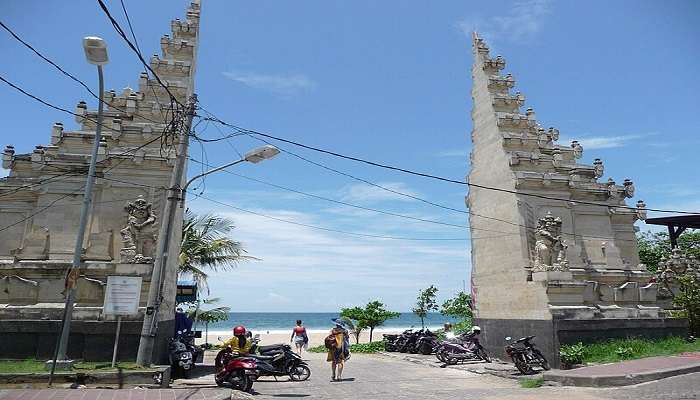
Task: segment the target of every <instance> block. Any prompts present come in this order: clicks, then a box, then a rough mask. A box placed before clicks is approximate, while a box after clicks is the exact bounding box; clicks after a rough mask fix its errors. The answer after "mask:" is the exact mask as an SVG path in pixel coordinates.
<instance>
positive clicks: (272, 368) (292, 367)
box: [250, 335, 311, 381]
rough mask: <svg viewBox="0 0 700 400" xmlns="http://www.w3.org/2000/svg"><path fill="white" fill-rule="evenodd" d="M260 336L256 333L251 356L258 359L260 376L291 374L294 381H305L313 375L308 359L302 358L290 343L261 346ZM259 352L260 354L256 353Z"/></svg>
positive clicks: (290, 377)
mask: <svg viewBox="0 0 700 400" xmlns="http://www.w3.org/2000/svg"><path fill="white" fill-rule="evenodd" d="M259 342H260V336H259V335H255V338H253V346H252V348H251V353H253V354H251V355H250V357H252V358H255V360H256V361H257V370H258V376H274V377H277V376H289V379H291V380H293V381H305V380H307V379H309V377H310V376H311V369H309V366H308V364H306V361H304V360H302V359H301V357H299V355H298V354H297V353H295V352H294V351H293V350H292V347H291V346H289V345H288V344H274V345H270V346H259V345H258V343H259ZM256 352H259V353H260V354H254V353H256Z"/></svg>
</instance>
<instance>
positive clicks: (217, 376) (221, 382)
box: [214, 374, 226, 387]
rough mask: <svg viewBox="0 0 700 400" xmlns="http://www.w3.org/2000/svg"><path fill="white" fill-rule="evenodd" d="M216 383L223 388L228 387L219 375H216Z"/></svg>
mask: <svg viewBox="0 0 700 400" xmlns="http://www.w3.org/2000/svg"><path fill="white" fill-rule="evenodd" d="M214 382H216V386H219V387H223V386H224V385H226V381H225V380H224V379H222V378H221V377H219V375H218V374H217V375H214Z"/></svg>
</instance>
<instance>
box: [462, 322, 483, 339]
mask: <svg viewBox="0 0 700 400" xmlns="http://www.w3.org/2000/svg"><path fill="white" fill-rule="evenodd" d="M479 334H481V328H479V327H478V326H476V325H474V326H472V329H471V330H470V331H469V333H467V334H464V335H462V337H463V338H464V339H465V340H473V339H478V338H479Z"/></svg>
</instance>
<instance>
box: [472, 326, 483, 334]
mask: <svg viewBox="0 0 700 400" xmlns="http://www.w3.org/2000/svg"><path fill="white" fill-rule="evenodd" d="M472 333H481V328H479V327H478V326H477V325H474V326H472Z"/></svg>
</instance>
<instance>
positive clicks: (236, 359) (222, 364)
mask: <svg viewBox="0 0 700 400" xmlns="http://www.w3.org/2000/svg"><path fill="white" fill-rule="evenodd" d="M214 365H215V368H216V374H215V375H214V381H215V382H216V384H217V385H218V386H226V385H230V386H231V387H233V388H234V389H238V390H241V391H244V392H250V391H251V390H252V389H253V383H255V381H256V380H257V379H258V376H259V374H258V365H257V361H256V359H255V358H253V357H249V356H240V355H239V354H237V353H234V352H233V351H231V348H230V347H227V348H225V349H223V350H221V351H220V352H219V354H217V355H216V360H215V364H214Z"/></svg>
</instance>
